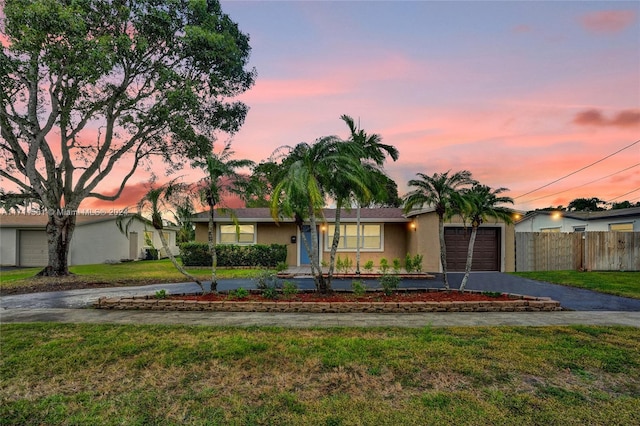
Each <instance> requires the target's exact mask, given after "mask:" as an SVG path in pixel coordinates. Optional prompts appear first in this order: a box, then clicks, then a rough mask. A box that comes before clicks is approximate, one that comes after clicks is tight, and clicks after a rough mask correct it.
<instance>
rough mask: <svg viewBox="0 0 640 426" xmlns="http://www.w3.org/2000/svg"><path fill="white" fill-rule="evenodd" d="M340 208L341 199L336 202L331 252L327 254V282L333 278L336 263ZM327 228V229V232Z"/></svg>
mask: <svg viewBox="0 0 640 426" xmlns="http://www.w3.org/2000/svg"><path fill="white" fill-rule="evenodd" d="M341 209H342V201H340V200H338V202H337V203H336V220H335V222H334V225H335V226H334V228H333V229H334V231H333V240H332V241H331V253H330V255H329V276H328V279H329V284H331V280H332V279H333V270H334V268H335V265H336V252H337V251H338V243H339V242H340V213H341V212H340V210H341ZM328 231H329V230H328V229H327V232H328Z"/></svg>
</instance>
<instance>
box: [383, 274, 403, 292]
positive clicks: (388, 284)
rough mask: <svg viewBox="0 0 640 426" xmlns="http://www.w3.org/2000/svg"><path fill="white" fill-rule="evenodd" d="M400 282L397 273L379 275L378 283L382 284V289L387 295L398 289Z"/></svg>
mask: <svg viewBox="0 0 640 426" xmlns="http://www.w3.org/2000/svg"><path fill="white" fill-rule="evenodd" d="M399 284H400V277H399V276H397V275H388V274H384V275H382V277H380V285H381V286H382V291H383V292H384V294H386V295H387V296H391V295H392V294H393V292H394V291H396V290H397V289H398V285H399Z"/></svg>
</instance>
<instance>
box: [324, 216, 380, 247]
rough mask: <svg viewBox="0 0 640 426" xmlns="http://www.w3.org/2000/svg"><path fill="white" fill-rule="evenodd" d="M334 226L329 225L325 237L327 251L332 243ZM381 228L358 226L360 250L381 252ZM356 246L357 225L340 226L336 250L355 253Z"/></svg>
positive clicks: (374, 225) (378, 226)
mask: <svg viewBox="0 0 640 426" xmlns="http://www.w3.org/2000/svg"><path fill="white" fill-rule="evenodd" d="M335 229H336V228H335V225H329V226H328V230H327V234H326V236H325V248H326V249H327V250H329V249H330V248H331V243H332V242H333V234H334V232H335ZM382 230H383V227H382V225H381V224H370V223H367V224H361V225H360V242H359V246H360V250H364V251H381V250H383V238H382ZM356 244H358V225H356V224H341V225H340V241H339V242H338V250H340V251H355V250H356V248H357V245H356Z"/></svg>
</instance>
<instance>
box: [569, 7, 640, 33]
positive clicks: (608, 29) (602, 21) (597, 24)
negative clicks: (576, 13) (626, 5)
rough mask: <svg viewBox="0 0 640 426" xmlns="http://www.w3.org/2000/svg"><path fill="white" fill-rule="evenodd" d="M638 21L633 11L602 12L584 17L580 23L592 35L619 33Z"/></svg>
mask: <svg viewBox="0 0 640 426" xmlns="http://www.w3.org/2000/svg"><path fill="white" fill-rule="evenodd" d="M635 20H636V12H635V11H633V10H601V11H598V12H591V13H587V14H586V15H583V16H582V17H581V18H580V23H581V24H582V26H583V28H584V29H586V30H587V31H589V32H592V33H617V32H619V31H622V30H624V29H625V28H627V27H629V26H631V24H633V23H634V22H635Z"/></svg>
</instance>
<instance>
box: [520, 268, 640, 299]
mask: <svg viewBox="0 0 640 426" xmlns="http://www.w3.org/2000/svg"><path fill="white" fill-rule="evenodd" d="M513 275H517V276H519V277H523V278H529V279H532V280H536V281H545V282H549V283H554V284H562V285H566V286H571V287H579V288H586V289H588V290H594V291H599V292H601V293H608V294H615V295H616V296H625V297H633V298H635V299H640V272H580V271H535V272H514V273H513Z"/></svg>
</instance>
